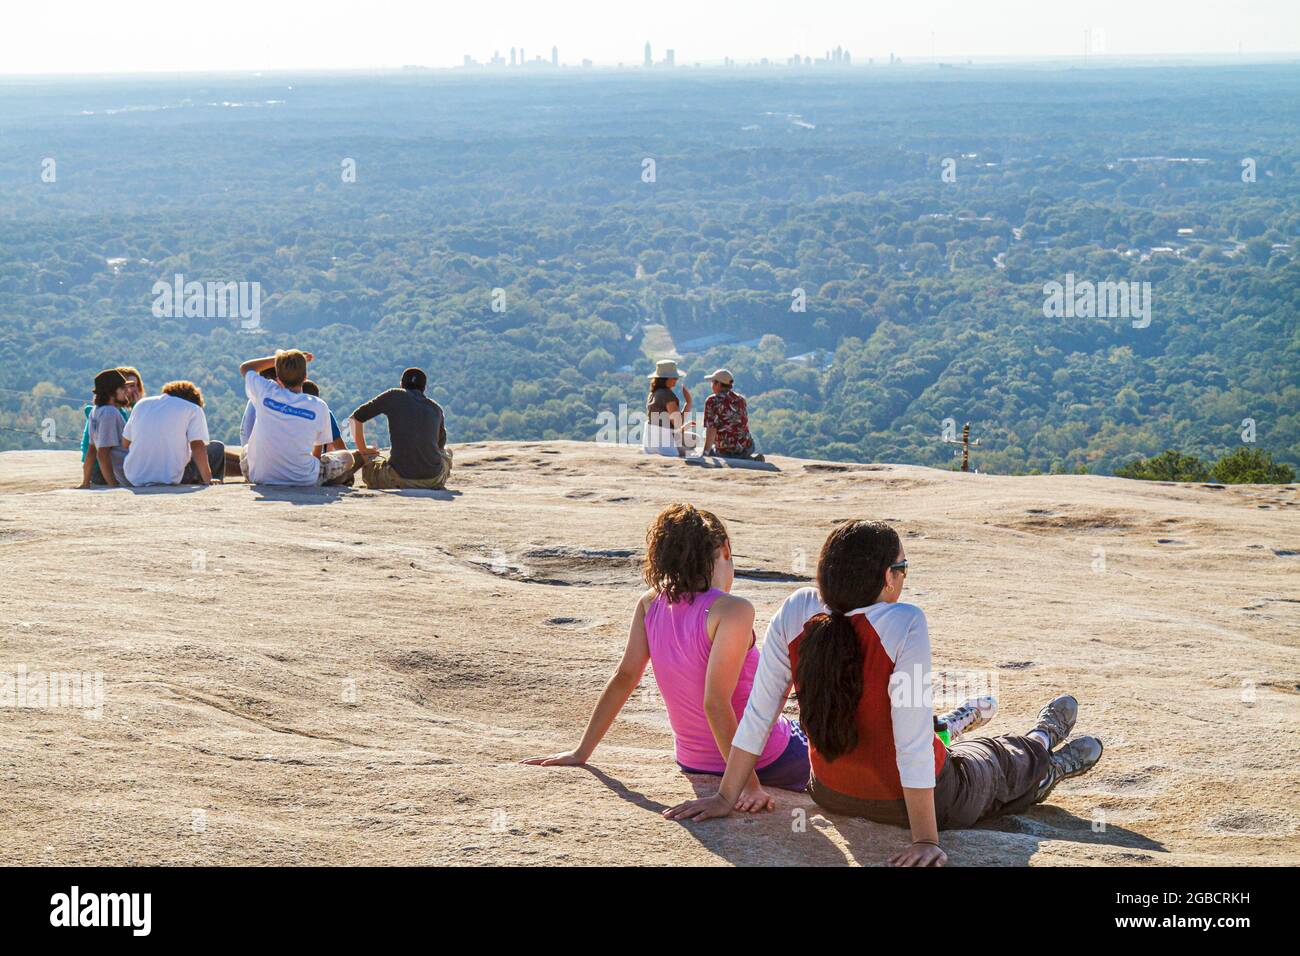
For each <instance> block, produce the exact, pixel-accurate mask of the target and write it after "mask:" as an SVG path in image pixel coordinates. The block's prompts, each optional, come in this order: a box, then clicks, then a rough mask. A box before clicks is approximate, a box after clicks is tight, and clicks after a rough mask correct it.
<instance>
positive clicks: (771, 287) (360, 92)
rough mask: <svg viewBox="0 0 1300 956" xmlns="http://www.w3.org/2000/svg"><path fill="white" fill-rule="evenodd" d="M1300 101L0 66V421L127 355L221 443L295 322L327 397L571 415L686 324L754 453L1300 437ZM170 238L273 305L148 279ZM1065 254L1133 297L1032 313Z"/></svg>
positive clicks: (636, 384)
mask: <svg viewBox="0 0 1300 956" xmlns="http://www.w3.org/2000/svg"><path fill="white" fill-rule="evenodd" d="M1298 102H1300V67H1297V66H1294V65H1285V64H1283V65H1242V66H1237V67H1228V66H1220V67H1179V68H1156V67H1131V68H1104V69H1103V68H1089V69H1065V68H1061V69H1047V68H1039V69H1030V68H1024V69H1014V70H1013V69H1002V68H998V69H995V68H992V67H980V68H969V69H967V68H958V69H948V70H941V69H938V68H901V67H900V68H886V67H873V68H866V67H863V68H860V69H853V70H845V71H826V72H824V73H818V72H817V71H810V72H797V71H785V72H782V71H778V70H766V71H765V70H749V71H734V70H733V71H710V70H689V69H679V70H676V71H672V72H665V73H655V74H645V73H635V72H632V71H626V72H620V71H577V70H573V71H564V72H562V73H560V74H557V75H548V76H540V75H538V76H529V77H526V78H524V77H511V78H497V77H492V76H485V75H461V74H457V73H455V72H444V73H433V72H411V73H398V74H390V75H380V76H325V75H304V76H290V75H287V74H286V75H267V76H261V77H215V76H204V77H193V78H185V79H183V80H182V79H175V78H172V79H149V80H145V79H140V80H123V79H117V80H112V81H108V80H102V81H89V80H80V81H71V80H69V81H65V82H52V81H43V82H35V81H30V82H23V81H17V80H10V81H6V82H5V84H4V85H0V131H2V132H3V135H0V222H2V223H3V226H2V227H0V368H3V369H4V370H5V372H6V374H5V376H4V379H5V380H4V382H3V383H0V448H23V447H30V448H40V447H72V444H71V443H73V442H75V441H76V440H77V439H78V438H79V436H80V431H81V424H80V423H81V408H80V406H81V403H82V402H83V401H84V400H85V399H86V396H87V395H88V394H89V390H90V382H91V378H92V376H93V374H94V372H95V371H96V370H98V369H99V368H101V367H104V366H107V365H117V364H131V365H136V366H138V367H139V368H140V369H141V371H142V372H143V374H144V377H145V381H146V386H147V387H148V388H149V390H150V391H156V390H157V388H158V386H160V385H161V384H162V383H163V382H164V381H166V380H169V379H172V378H188V379H192V380H193V381H195V382H197V383H198V384H199V385H200V386H201V387H202V389H203V391H204V393H205V395H206V397H207V402H208V413H209V416H208V417H209V422H210V424H211V426H212V431H213V433H214V437H220V438H223V439H226V440H228V441H235V440H237V438H236V435H237V431H238V419H239V415H240V413H241V410H242V407H243V395H242V389H241V383H240V382H239V380H238V376H237V374H236V366H237V365H238V363H239V361H240V360H241V359H244V358H248V357H250V356H253V355H258V354H265V353H267V352H269V351H271V350H273V349H274V348H276V347H291V346H298V347H301V348H304V349H309V350H311V351H313V352H314V353H315V354H316V356H317V358H318V361H317V362H316V363H314V365H313V368H312V377H313V378H315V379H316V380H317V381H318V382H319V383H320V385H321V387H322V390H323V396H324V397H325V399H326V400H327V401H328V402H329V403H330V404H331V406H332V407H333V408H334V409H335V410H336V411H337V412H338V413H339V417H340V419H341V418H343V416H344V415H346V414H347V413H348V412H349V411H350V410H351V409H352V408H354V407H355V406H356V405H357V404H359V403H360V402H361V401H363V400H364V399H366V398H368V397H370V395H371V394H373V393H374V392H376V391H377V390H379V389H380V388H383V387H387V386H390V385H395V384H396V380H397V376H398V374H399V373H400V371H401V369H402V367H403V366H405V365H408V364H416V365H421V366H423V367H425V368H426V369H428V371H429V372H430V378H431V394H432V395H433V396H434V397H435V398H436V399H437V400H438V401H440V402H441V403H442V404H443V405H444V406H445V407H446V409H447V412H448V429H449V433H450V435H451V438H452V440H453V441H470V440H478V439H489V438H500V439H549V438H575V439H593V438H594V437H595V436H596V434H597V432H598V431H599V428H600V426H599V424H598V420H599V416H601V415H602V413H606V414H608V413H612V414H614V415H617V414H618V412H619V407H620V405H624V404H625V405H627V406H629V407H630V408H631V409H633V410H637V409H640V408H642V407H643V404H644V391H645V381H646V379H645V375H646V373H647V372H648V371H649V370H650V368H651V363H650V361H649V360H650V359H652V358H655V357H658V356H657V355H656V354H655V353H656V351H658V350H660V349H662V348H663V347H664V343H666V342H667V341H668V340H669V338H671V342H672V343H675V346H676V349H677V351H678V352H679V353H680V355H681V362H682V364H683V366H684V368H686V369H687V370H688V379H687V382H688V384H689V385H690V386H691V387H692V389H693V390H695V391H696V392H697V394H700V395H701V397H702V393H703V392H704V383H703V382H702V381H701V380H700V376H701V375H702V374H704V373H706V372H708V371H711V370H712V369H714V368H716V367H718V366H720V365H725V366H727V367H728V368H730V369H732V370H733V371H734V372H735V373H736V375H737V386H738V388H739V390H740V391H741V392H743V393H744V394H746V395H747V396H748V398H749V400H750V417H751V423H752V425H753V428H754V431H755V433H756V435H757V438H758V441H759V444H760V448H761V450H764V451H768V452H777V453H784V454H793V455H802V456H814V457H824V458H832V459H852V460H872V461H892V462H912V463H921V464H931V465H939V466H941V467H951V466H952V465H953V457H952V456H953V450H952V447H951V446H948V445H945V444H943V443H942V442H941V441H940V436H941V432H942V430H943V428H944V422H945V420H948V419H951V420H952V422H955V423H956V425H957V427H958V428H959V427H960V425H961V423H963V422H967V421H969V422H970V423H971V427H972V432H973V433H974V435H976V436H977V437H979V438H980V439H981V442H982V443H981V445H980V447H979V448H978V449H976V450H975V453H974V463H975V465H976V466H977V467H979V468H980V469H981V470H985V471H994V472H1028V471H1034V470H1041V471H1077V470H1080V469H1086V470H1088V471H1095V472H1103V473H1110V472H1114V471H1115V470H1116V469H1119V468H1122V467H1124V466H1126V465H1131V464H1132V463H1134V462H1135V461H1137V460H1138V459H1142V458H1145V457H1148V456H1155V455H1157V454H1158V453H1160V452H1162V451H1164V450H1165V449H1173V450H1176V451H1177V452H1180V453H1182V454H1185V455H1189V456H1196V457H1198V458H1201V459H1205V460H1207V461H1212V460H1214V459H1217V458H1220V457H1222V456H1224V455H1226V454H1228V453H1230V452H1231V451H1233V450H1234V449H1237V448H1239V447H1241V445H1242V441H1243V438H1242V436H1243V434H1246V433H1247V432H1249V434H1250V437H1251V438H1253V439H1254V446H1255V447H1258V448H1259V449H1261V450H1267V451H1268V452H1270V453H1271V454H1272V456H1273V459H1274V460H1275V461H1277V462H1279V463H1283V464H1289V465H1293V466H1294V465H1297V464H1300V374H1298V373H1297V369H1300V330H1298V326H1297V314H1298V313H1300V261H1298V260H1297V248H1298V246H1297V243H1300V203H1298V202H1297V199H1298V197H1300V175H1298V174H1300V111H1297V110H1296V108H1295V106H1296V103H1298ZM647 160H653V167H652V168H651V166H650V164H649V163H647ZM350 164H351V165H350ZM353 171H354V172H355V176H352V175H351V174H352V172H353ZM651 172H653V175H651ZM177 274H180V275H183V276H184V277H185V279H186V280H190V281H199V282H225V281H235V282H250V283H251V282H256V283H258V287H259V289H260V295H261V311H260V325H259V326H258V327H257V328H253V329H245V328H241V323H240V322H239V321H238V320H236V319H230V318H211V317H207V318H205V317H201V316H200V317H191V318H185V317H184V316H183V315H182V316H180V317H174V318H169V317H158V316H157V315H155V310H154V308H153V306H154V305H155V294H154V291H153V289H154V283H155V282H158V281H160V280H161V281H163V282H167V283H170V282H172V279H173V276H175V275H177ZM1067 280H1068V281H1069V282H1070V283H1071V284H1079V285H1083V284H1101V283H1107V282H1119V281H1124V282H1129V283H1135V284H1141V283H1149V286H1145V287H1143V288H1146V289H1149V295H1150V299H1149V303H1150V311H1149V322H1147V323H1146V324H1143V322H1142V321H1138V320H1136V319H1132V318H1130V317H1127V316H1112V317H1108V318H1093V317H1087V316H1086V314H1085V315H1082V316H1079V317H1075V316H1076V315H1078V313H1077V312H1076V311H1075V310H1070V311H1071V313H1072V314H1071V315H1070V316H1068V317H1067V316H1063V315H1060V314H1055V315H1048V314H1045V313H1046V312H1047V311H1049V310H1046V309H1045V304H1044V303H1045V299H1046V298H1047V296H1046V294H1045V286H1046V285H1047V284H1048V283H1052V282H1059V283H1066V282H1067ZM801 299H802V301H803V304H804V309H803V310H802V311H799V310H798V309H797V305H798V304H799V300H801ZM647 353H649V354H647ZM1247 422H1249V426H1247ZM51 423H52V427H51ZM372 430H373V429H372ZM42 433H43V434H42ZM51 438H52V439H53V441H49V442H46V441H44V439H51Z"/></svg>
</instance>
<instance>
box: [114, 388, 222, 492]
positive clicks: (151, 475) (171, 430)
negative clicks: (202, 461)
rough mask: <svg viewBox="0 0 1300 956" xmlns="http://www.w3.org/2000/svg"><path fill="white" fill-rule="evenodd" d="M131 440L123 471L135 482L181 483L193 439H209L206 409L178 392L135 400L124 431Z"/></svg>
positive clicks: (140, 483)
mask: <svg viewBox="0 0 1300 956" xmlns="http://www.w3.org/2000/svg"><path fill="white" fill-rule="evenodd" d="M122 435H123V437H124V438H126V439H127V441H129V442H130V443H131V447H130V448H128V449H127V452H126V463H125V464H124V465H123V467H122V470H123V471H125V472H126V480H127V481H129V482H131V484H133V485H179V484H180V483H181V476H182V475H183V474H185V466H186V465H187V464H188V463H189V461H190V442H192V441H203V442H206V441H207V440H208V419H207V416H205V415H204V414H203V409H201V408H199V406H197V405H195V404H194V403H193V402H187V401H186V400H185V399H183V398H177V397H176V396H175V395H152V396H150V397H149V398H145V399H142V400H140V401H139V402H137V403H136V406H135V408H134V409H132V410H131V417H130V419H128V421H127V423H126V430H125V431H123V432H122Z"/></svg>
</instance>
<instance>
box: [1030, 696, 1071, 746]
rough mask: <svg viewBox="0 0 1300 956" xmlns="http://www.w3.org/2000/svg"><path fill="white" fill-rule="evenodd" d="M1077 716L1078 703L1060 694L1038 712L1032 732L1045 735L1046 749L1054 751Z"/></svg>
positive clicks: (1067, 734)
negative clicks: (1036, 731) (1035, 731)
mask: <svg viewBox="0 0 1300 956" xmlns="http://www.w3.org/2000/svg"><path fill="white" fill-rule="evenodd" d="M1078 716H1079V702H1078V701H1077V700H1075V699H1074V698H1073V697H1071V696H1070V695H1069V694H1062V695H1061V696H1060V697H1057V698H1056V699H1055V700H1053V701H1051V702H1050V703H1049V704H1048V705H1047V706H1046V707H1044V708H1043V709H1042V710H1040V711H1039V712H1038V723H1037V724H1035V725H1034V730H1038V731H1042V732H1043V733H1044V734H1046V735H1047V749H1048V750H1055V749H1056V748H1057V746H1058V745H1059V744H1060V743H1061V741H1062V740H1064V739H1065V738H1066V737H1068V736H1070V731H1071V730H1073V729H1074V722H1075V720H1076V719H1077V718H1078Z"/></svg>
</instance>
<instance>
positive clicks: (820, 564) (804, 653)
mask: <svg viewBox="0 0 1300 956" xmlns="http://www.w3.org/2000/svg"><path fill="white" fill-rule="evenodd" d="M900 547H901V545H900V544H899V540H898V532H896V531H895V530H894V529H893V528H891V527H889V525H887V524H885V523H883V522H880V521H846V522H845V523H844V524H842V525H840V526H839V527H838V528H836V529H835V530H834V531H832V532H831V534H830V537H828V538H827V539H826V543H825V544H823V545H822V551H821V556H820V557H819V558H818V559H817V590H818V591H819V592H820V593H821V599H822V603H823V604H825V605H826V606H827V607H828V608H829V609H830V612H831V613H830V614H829V615H822V616H821V617H820V618H814V619H813V623H812V625H811V626H810V628H809V631H808V633H807V634H806V635H805V636H804V639H803V641H802V642H800V644H799V663H798V666H797V667H796V668H795V675H794V679H795V684H796V686H797V687H798V688H799V722H800V723H801V724H802V725H803V727H804V729H805V730H807V731H808V739H809V740H811V741H812V744H813V746H814V747H816V748H817V751H818V753H819V754H820V755H821V756H822V757H824V758H825V759H826V760H835V759H836V758H837V757H840V756H842V755H843V754H846V753H848V752H849V751H850V750H852V749H853V748H854V747H856V746H857V745H858V723H857V714H858V703H859V702H860V701H861V699H862V666H863V656H862V645H861V643H860V642H859V641H858V635H857V633H856V632H855V631H854V630H853V624H852V623H851V622H850V621H849V618H848V612H849V611H852V610H853V609H854V608H859V607H865V606H867V605H869V604H873V603H875V601H876V599H877V598H878V597H879V596H880V592H881V590H883V589H884V587H885V574H886V572H887V571H888V570H889V566H890V565H891V564H893V563H894V562H895V561H897V560H898V552H899V550H900Z"/></svg>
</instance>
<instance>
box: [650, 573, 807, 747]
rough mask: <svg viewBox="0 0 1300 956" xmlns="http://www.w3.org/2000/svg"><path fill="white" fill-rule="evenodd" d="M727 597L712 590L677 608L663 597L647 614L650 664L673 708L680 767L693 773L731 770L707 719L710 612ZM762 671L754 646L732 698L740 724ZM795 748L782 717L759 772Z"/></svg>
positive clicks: (670, 718) (671, 720)
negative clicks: (716, 603)
mask: <svg viewBox="0 0 1300 956" xmlns="http://www.w3.org/2000/svg"><path fill="white" fill-rule="evenodd" d="M722 594H723V592H722V591H719V590H718V589H717V588H711V589H709V590H708V591H705V592H704V593H702V594H695V595H692V597H693V598H694V600H686V599H685V598H683V599H682V600H680V601H678V602H677V603H675V604H669V603H668V599H667V598H666V597H665V596H664V595H662V594H660V595H659V596H658V597H656V598H655V599H654V601H653V602H652V603H651V605H650V607H649V608H647V609H646V615H645V631H646V638H647V639H648V641H649V643H650V663H651V664H652V665H653V666H654V672H655V682H656V683H657V684H658V685H659V693H660V694H662V695H663V698H664V705H665V706H666V707H667V708H668V722H669V724H671V725H672V728H673V738H674V740H675V741H676V745H677V762H678V763H679V764H681V765H682V766H683V767H687V768H689V769H691V770H704V771H708V772H709V773H722V772H723V771H724V770H726V769H727V759H726V756H725V755H723V754H721V753H719V752H718V744H717V741H715V740H714V738H713V731H712V730H711V729H710V728H709V719H708V717H707V716H706V715H705V713H704V677H705V674H706V673H707V671H708V668H709V652H710V651H711V650H712V649H713V642H712V641H711V640H709V628H708V619H709V608H711V607H712V606H713V602H714V601H716V600H717V599H718V598H719V597H720V596H721V595H722ZM757 669H758V648H757V647H754V646H753V645H752V644H751V645H750V648H749V653H748V654H746V655H745V664H744V666H743V667H742V668H741V669H740V678H739V679H738V680H737V681H736V692H735V693H734V694H732V695H731V707H732V709H733V710H734V711H735V712H736V719H737V720H739V719H740V717H741V715H743V714H744V712H745V704H746V702H747V701H748V700H749V691H750V689H751V688H752V687H753V686H754V672H755V671H756V670H757ZM789 742H790V722H789V721H788V720H786V719H785V718H784V717H778V718H777V721H776V723H775V724H773V726H772V732H771V733H770V734H768V737H767V745H766V746H765V747H764V748H763V752H762V753H761V754H759V757H758V766H759V767H766V766H767V765H768V764H770V763H772V762H773V761H774V760H776V759H777V758H778V757H780V756H781V754H782V752H783V751H784V750H785V748H786V745H787V744H788V743H789Z"/></svg>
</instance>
